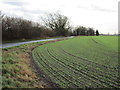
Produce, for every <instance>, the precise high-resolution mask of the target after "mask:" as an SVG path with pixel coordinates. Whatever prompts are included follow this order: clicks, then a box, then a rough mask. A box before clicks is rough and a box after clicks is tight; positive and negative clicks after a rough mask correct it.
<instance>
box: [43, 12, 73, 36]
mask: <svg viewBox="0 0 120 90" xmlns="http://www.w3.org/2000/svg"><path fill="white" fill-rule="evenodd" d="M43 21H44V23H45V25H46V26H47V27H49V28H50V29H51V30H53V31H55V33H56V36H68V35H69V34H70V32H69V31H70V29H71V26H70V24H69V19H68V18H67V17H66V16H64V15H61V14H59V13H54V14H49V15H48V16H47V18H43Z"/></svg>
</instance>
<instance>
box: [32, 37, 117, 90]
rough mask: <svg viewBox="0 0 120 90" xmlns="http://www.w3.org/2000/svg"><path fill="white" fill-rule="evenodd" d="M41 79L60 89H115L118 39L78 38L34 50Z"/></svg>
mask: <svg viewBox="0 0 120 90" xmlns="http://www.w3.org/2000/svg"><path fill="white" fill-rule="evenodd" d="M32 56H33V59H34V60H35V62H36V63H37V66H38V69H40V70H41V72H42V74H43V77H44V78H47V79H48V81H50V82H53V84H55V85H54V87H60V88H76V87H80V88H85V87H92V88H95V87H98V88H104V87H105V88H109V87H113V88H117V87H119V86H118V37H117V36H79V37H75V38H72V39H67V40H64V41H58V42H54V43H48V44H45V45H42V46H39V47H37V48H35V49H34V50H33V51H32Z"/></svg>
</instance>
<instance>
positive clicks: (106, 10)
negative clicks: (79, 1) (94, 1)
mask: <svg viewBox="0 0 120 90" xmlns="http://www.w3.org/2000/svg"><path fill="white" fill-rule="evenodd" d="M91 7H92V10H96V11H102V12H116V10H112V9H106V8H102V7H99V6H96V5H91Z"/></svg>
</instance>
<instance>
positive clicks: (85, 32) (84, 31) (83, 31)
mask: <svg viewBox="0 0 120 90" xmlns="http://www.w3.org/2000/svg"><path fill="white" fill-rule="evenodd" d="M73 35H75V36H77V35H81V36H94V35H96V36H98V35H99V32H98V30H96V32H95V30H94V29H93V28H90V27H89V28H86V27H84V26H78V27H76V29H75V30H74V31H73Z"/></svg>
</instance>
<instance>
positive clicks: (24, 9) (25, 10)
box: [13, 7, 48, 14]
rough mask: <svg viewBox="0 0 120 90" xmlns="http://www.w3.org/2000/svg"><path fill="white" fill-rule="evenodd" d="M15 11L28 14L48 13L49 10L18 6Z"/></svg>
mask: <svg viewBox="0 0 120 90" xmlns="http://www.w3.org/2000/svg"><path fill="white" fill-rule="evenodd" d="M13 10H14V11H20V12H23V13H26V14H46V13H48V11H45V10H40V9H34V10H28V9H26V8H25V7H18V8H14V9H13Z"/></svg>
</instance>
